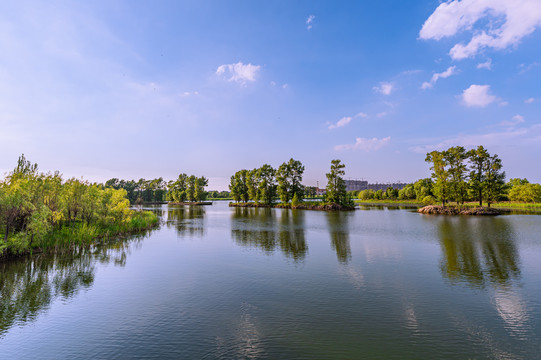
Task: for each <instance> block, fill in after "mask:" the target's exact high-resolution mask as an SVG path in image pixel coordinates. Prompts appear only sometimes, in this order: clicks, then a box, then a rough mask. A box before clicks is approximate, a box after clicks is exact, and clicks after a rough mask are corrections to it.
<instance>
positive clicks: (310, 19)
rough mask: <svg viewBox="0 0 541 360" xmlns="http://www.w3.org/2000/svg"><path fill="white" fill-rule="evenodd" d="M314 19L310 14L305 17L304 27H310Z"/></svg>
mask: <svg viewBox="0 0 541 360" xmlns="http://www.w3.org/2000/svg"><path fill="white" fill-rule="evenodd" d="M315 19H316V16H315V15H310V16H308V19H306V28H307V29H308V30H310V29H311V28H312V26H313V23H314V20H315Z"/></svg>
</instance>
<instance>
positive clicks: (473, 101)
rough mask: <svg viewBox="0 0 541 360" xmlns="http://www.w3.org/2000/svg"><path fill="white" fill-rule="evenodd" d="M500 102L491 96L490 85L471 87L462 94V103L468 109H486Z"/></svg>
mask: <svg viewBox="0 0 541 360" xmlns="http://www.w3.org/2000/svg"><path fill="white" fill-rule="evenodd" d="M496 100H498V98H497V97H496V96H494V95H491V94H490V85H471V86H470V87H469V88H467V89H466V90H464V92H462V101H463V102H464V104H465V105H466V106H468V107H485V106H488V105H490V104H491V103H493V102H494V101H496Z"/></svg>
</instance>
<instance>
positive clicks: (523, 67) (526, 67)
mask: <svg viewBox="0 0 541 360" xmlns="http://www.w3.org/2000/svg"><path fill="white" fill-rule="evenodd" d="M540 65H541V62H539V61H534V62H533V63H531V64H528V65H526V64H520V65H519V66H518V68H519V74H525V73H527V72H528V71H530V70H532V69H533V68H535V67H537V66H540Z"/></svg>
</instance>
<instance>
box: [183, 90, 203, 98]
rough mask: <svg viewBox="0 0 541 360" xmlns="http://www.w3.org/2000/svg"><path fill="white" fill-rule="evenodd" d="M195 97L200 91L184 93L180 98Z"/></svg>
mask: <svg viewBox="0 0 541 360" xmlns="http://www.w3.org/2000/svg"><path fill="white" fill-rule="evenodd" d="M193 95H199V92H198V91H184V92H183V93H181V94H180V95H179V96H180V97H187V96H193Z"/></svg>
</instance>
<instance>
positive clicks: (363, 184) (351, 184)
mask: <svg viewBox="0 0 541 360" xmlns="http://www.w3.org/2000/svg"><path fill="white" fill-rule="evenodd" d="M345 182H346V191H361V190H374V191H378V190H384V191H385V190H387V188H389V187H392V188H393V189H398V190H401V189H403V188H404V186H406V185H407V183H375V184H369V183H368V181H366V180H351V179H349V180H345Z"/></svg>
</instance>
